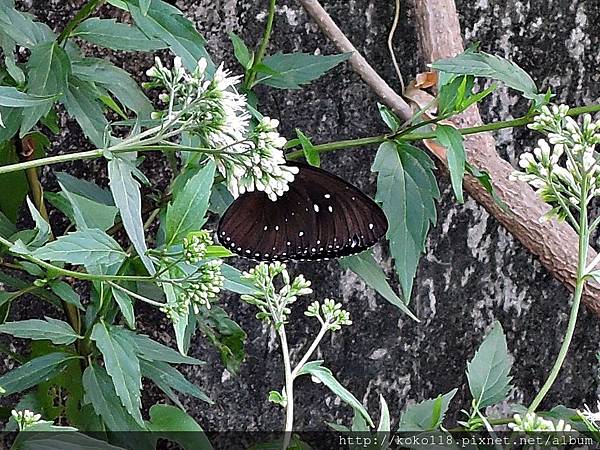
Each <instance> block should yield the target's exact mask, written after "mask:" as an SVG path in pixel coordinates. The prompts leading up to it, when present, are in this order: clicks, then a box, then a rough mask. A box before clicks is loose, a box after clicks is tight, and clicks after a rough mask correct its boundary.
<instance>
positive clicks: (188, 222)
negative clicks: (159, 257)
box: [166, 161, 215, 246]
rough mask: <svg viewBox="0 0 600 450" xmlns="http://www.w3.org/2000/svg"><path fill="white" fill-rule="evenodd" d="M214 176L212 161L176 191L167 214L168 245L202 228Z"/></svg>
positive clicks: (178, 241) (179, 241)
mask: <svg viewBox="0 0 600 450" xmlns="http://www.w3.org/2000/svg"><path fill="white" fill-rule="evenodd" d="M214 177H215V164H214V163H213V162H212V161H211V162H208V163H207V164H206V165H205V166H204V167H203V168H202V169H200V170H199V171H198V173H197V174H196V175H194V176H193V177H191V178H190V179H189V180H188V181H187V182H186V183H185V185H184V187H183V189H181V191H179V192H175V193H174V195H175V200H174V201H173V202H172V203H171V204H170V205H169V206H168V208H167V214H166V243H167V246H170V245H173V244H176V243H181V242H183V239H184V238H185V237H186V236H187V235H188V233H190V232H192V231H199V230H201V229H202V225H204V223H205V222H206V218H205V215H206V212H207V211H208V201H209V199H210V190H211V187H212V184H213V180H214Z"/></svg>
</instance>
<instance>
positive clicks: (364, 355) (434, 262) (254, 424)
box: [17, 0, 600, 430]
mask: <svg viewBox="0 0 600 450" xmlns="http://www.w3.org/2000/svg"><path fill="white" fill-rule="evenodd" d="M81 3H82V2H81V1H79V0H78V1H69V2H63V1H61V0H51V1H42V0H33V2H31V1H30V2H24V4H25V5H26V6H28V7H32V12H33V13H34V14H36V15H38V17H40V18H42V19H43V20H46V21H48V22H49V23H51V24H52V25H53V26H54V27H56V28H57V29H58V28H60V27H62V26H63V25H64V23H65V21H66V20H67V18H68V17H69V16H70V15H72V14H73V11H74V10H75V9H76V8H77V7H78V6H80V4H81ZM266 3H267V2H266V1H261V2H256V1H255V2H250V1H244V0H200V1H183V0H179V1H177V2H176V4H177V6H179V7H180V8H181V9H183V10H184V11H186V14H187V15H188V17H190V18H192V19H193V20H194V21H195V22H196V24H197V26H198V28H199V29H200V30H201V31H202V33H203V34H204V35H205V37H206V38H207V39H208V41H209V47H210V50H211V52H212V54H213V55H214V57H215V59H216V60H224V61H225V62H226V64H227V65H228V66H230V67H234V64H233V60H232V56H231V53H232V52H231V48H230V44H229V43H228V39H227V32H230V31H235V32H236V33H238V34H240V35H241V36H242V37H244V38H245V39H246V40H247V41H249V42H256V41H257V40H258V36H259V34H260V32H261V30H262V26H263V23H264V19H265V8H266ZM392 3H393V2H383V1H375V0H329V1H324V6H325V7H326V8H327V10H328V11H329V12H330V13H331V15H332V16H333V17H334V19H335V20H336V21H337V22H338V23H339V24H340V26H341V28H342V29H343V31H345V32H346V33H347V34H348V36H349V37H350V38H351V39H352V40H353V42H354V43H355V44H356V45H357V47H358V48H359V49H360V50H361V51H362V52H363V54H364V55H365V57H366V58H367V59H368V60H369V61H370V62H371V63H372V64H373V66H374V67H375V69H376V70H377V71H379V72H380V73H381V75H382V76H383V77H384V78H385V79H386V80H388V81H389V82H390V83H391V84H392V85H393V86H394V87H397V86H398V83H397V81H396V79H395V75H394V70H393V68H392V65H391V60H390V57H389V54H388V53H387V47H386V45H385V41H386V38H387V32H388V30H389V28H390V25H391V17H392V15H393V10H392ZM406 3H407V2H402V4H403V8H402V9H403V10H402V20H401V26H400V29H399V31H398V33H397V37H396V40H395V43H396V47H397V54H398V59H399V61H400V64H401V66H402V71H403V73H404V74H405V77H406V78H407V79H408V78H411V77H412V76H414V74H415V73H417V72H418V71H422V70H423V69H424V67H425V66H424V64H425V62H426V61H423V60H422V59H420V57H419V54H418V49H417V42H416V36H415V30H414V12H413V11H412V9H411V8H410V6H408V5H406ZM458 9H459V10H460V12H461V24H462V26H463V32H464V36H465V37H466V40H467V42H476V41H479V42H480V43H481V48H482V49H484V50H486V51H489V52H493V53H497V54H500V55H502V56H505V57H508V58H511V59H514V60H515V61H516V62H517V63H518V64H520V65H521V66H522V67H523V68H524V69H525V70H526V71H528V72H529V73H531V74H532V76H533V77H534V79H535V80H536V82H537V83H538V85H539V86H540V87H542V88H543V89H545V88H547V87H551V88H552V89H553V90H554V91H555V92H556V93H557V99H558V100H559V101H561V102H567V103H570V104H573V105H575V104H583V103H589V102H597V101H598V99H599V97H600V83H598V79H599V75H598V71H597V66H598V63H599V62H600V61H599V59H600V53H599V52H598V48H599V47H598V45H599V40H600V26H599V23H600V21H599V20H598V19H599V18H600V6H598V5H597V3H596V2H593V1H591V0H587V1H583V0H572V1H566V0H544V1H542V0H530V1H516V0H478V1H466V0H459V1H458ZM102 13H103V14H107V15H108V14H111V12H110V10H109V9H108V8H103V10H102ZM270 49H271V51H275V50H278V49H281V50H283V51H286V52H291V51H299V50H303V51H307V52H315V51H318V52H321V53H324V54H329V53H334V52H335V48H334V47H333V45H332V44H331V43H329V42H328V41H327V39H326V38H325V37H324V36H323V35H322V33H321V32H320V31H319V30H318V29H317V27H316V26H315V24H314V23H313V22H312V21H311V20H310V19H309V18H308V17H307V16H306V14H305V13H304V12H303V10H302V8H301V7H300V5H299V4H298V3H297V2H295V1H291V0H282V1H280V2H279V6H278V8H277V21H276V26H275V31H274V38H273V43H272V45H271V46H270ZM89 51H90V52H92V51H93V52H95V53H97V54H102V55H105V56H107V57H110V58H111V59H112V60H113V61H116V62H117V63H119V64H122V65H123V66H124V67H125V68H126V69H127V70H128V71H130V72H132V73H137V74H142V73H143V71H144V70H145V69H146V68H147V67H148V66H149V65H150V64H151V57H150V56H149V55H135V56H131V55H129V54H123V53H120V54H115V55H107V54H106V52H99V51H98V50H97V49H93V48H90V49H89ZM259 97H260V101H261V107H262V110H263V111H264V112H265V113H268V114H269V115H271V116H273V117H278V118H280V119H281V120H282V124H283V125H282V130H283V132H284V134H285V135H287V136H292V135H293V129H294V128H295V127H298V128H301V129H302V130H304V131H305V132H306V133H307V134H308V135H310V136H312V137H313V138H314V140H315V141H316V142H327V141H333V140H339V139H347V138H356V137H361V136H369V135H375V134H378V133H382V132H383V131H384V127H383V126H382V123H381V121H380V119H379V117H378V113H377V107H376V101H377V99H376V98H375V97H374V96H373V94H372V93H371V92H370V90H369V89H368V88H367V87H366V86H365V85H364V83H363V82H362V81H361V80H360V78H359V77H358V76H357V75H356V74H354V73H353V72H352V71H351V70H350V69H349V68H348V67H347V66H343V67H338V68H336V69H335V70H334V71H332V72H331V73H330V74H329V75H327V76H325V77H323V78H322V79H320V80H318V81H317V82H315V83H313V84H312V85H311V86H309V87H307V88H305V89H303V90H301V91H275V90H266V89H260V90H259ZM526 108H527V107H526V104H525V103H524V102H523V101H521V100H519V98H518V97H517V96H516V95H515V94H514V93H513V92H509V91H507V90H506V89H505V88H503V87H501V88H500V89H498V91H497V92H496V93H495V94H494V95H493V96H492V97H491V98H490V99H489V100H488V101H487V102H486V104H485V106H484V107H483V108H482V114H483V116H484V119H485V120H486V121H491V120H501V119H509V118H512V117H517V116H519V115H521V114H522V113H524V112H526ZM66 125H67V128H66V130H65V131H64V132H63V134H62V135H61V136H60V137H59V138H58V139H57V140H56V142H55V144H54V147H53V149H54V151H61V152H68V151H75V150H82V149H84V148H87V146H88V144H87V143H86V142H85V140H84V139H83V138H82V135H81V133H80V132H79V131H78V130H77V126H76V125H75V124H74V122H71V121H68V122H67V123H66ZM496 138H497V139H498V151H499V152H500V154H501V155H503V157H506V158H508V160H510V161H511V162H512V163H515V161H516V159H517V158H518V155H519V154H520V153H521V152H522V151H523V150H524V149H526V148H528V147H531V146H532V145H533V143H534V139H535V136H534V135H533V134H532V133H531V132H529V131H528V130H506V131H503V132H500V133H497V134H496ZM375 150H376V148H363V149H360V150H347V151H338V152H336V153H334V154H329V155H327V156H325V157H324V158H323V166H324V167H325V168H327V169H329V170H331V171H333V172H335V173H337V174H339V175H341V176H343V177H344V178H346V179H348V180H350V181H352V182H353V183H355V184H357V185H358V186H359V187H361V188H363V189H364V190H365V191H366V192H368V193H370V194H373V193H374V177H373V175H372V174H371V173H370V170H369V168H370V165H371V163H372V160H373V155H374V152H375ZM56 169H58V168H56ZM61 169H63V170H71V171H73V172H74V173H75V174H76V175H78V176H80V177H86V178H89V179H96V180H98V181H99V182H101V183H103V184H106V181H107V180H106V178H105V168H104V164H103V163H102V162H92V163H85V164H81V163H78V164H70V165H64V166H63V167H61ZM144 170H146V172H147V173H148V175H149V176H150V177H151V179H152V180H153V182H155V183H157V184H158V186H159V187H160V186H164V185H165V181H164V173H165V170H166V168H165V166H164V165H163V164H162V162H161V161H160V160H158V159H157V158H149V160H148V161H147V162H146V163H145V165H144ZM438 172H439V183H440V189H441V190H442V192H443V196H442V201H441V202H440V204H439V206H438V214H439V222H438V225H437V227H435V228H434V229H433V231H432V232H431V235H430V237H429V239H428V243H427V252H426V255H425V256H424V257H423V259H422V261H421V264H420V266H419V271H418V274H417V279H416V281H415V288H414V294H413V298H412V300H411V307H412V308H413V310H414V311H415V312H416V313H417V315H418V316H419V317H421V318H422V323H420V324H416V323H414V322H412V321H410V320H409V319H408V318H407V317H405V316H404V315H402V314H401V313H400V312H399V311H398V310H397V309H396V308H395V307H393V306H391V305H390V304H388V303H387V302H386V301H385V300H383V299H382V298H381V297H379V296H377V295H376V294H375V293H373V292H372V291H370V290H369V289H366V288H365V285H364V284H363V283H362V282H361V281H360V280H359V279H358V278H357V277H356V276H354V275H353V274H350V273H348V272H345V271H342V270H340V268H339V266H338V265H337V263H335V262H330V263H315V264H298V265H297V266H294V267H293V268H292V271H293V272H294V273H299V272H302V273H304V274H305V276H306V277H307V278H308V279H311V280H312V281H313V283H314V286H315V296H317V297H320V298H323V297H326V296H328V297H333V298H338V299H340V300H341V301H342V302H343V303H344V305H345V308H347V309H348V310H349V311H350V313H351V316H352V318H353V321H354V325H353V326H352V327H350V328H348V329H345V330H343V331H341V332H339V333H337V334H336V335H335V337H334V338H333V339H330V338H327V339H326V340H325V342H324V343H323V344H322V345H321V347H320V349H319V351H318V354H317V356H318V358H319V359H324V360H325V361H326V363H325V364H326V365H327V366H328V367H330V368H331V369H332V370H333V372H334V373H335V374H336V376H337V378H338V379H339V381H341V382H342V383H343V384H344V385H345V386H347V387H348V388H349V389H350V390H351V391H352V392H353V393H354V394H355V395H356V396H357V397H358V398H359V399H360V400H362V401H363V402H364V403H365V404H366V405H368V407H369V410H370V411H371V412H372V413H373V415H375V416H376V415H377V411H378V395H379V394H382V395H383V396H384V397H385V398H386V400H387V402H388V404H389V405H390V410H391V414H392V417H393V419H394V422H395V423H397V420H398V419H399V416H400V412H401V411H402V409H403V408H405V407H406V406H407V405H409V404H411V403H414V402H416V401H420V400H422V399H424V398H431V397H435V396H437V395H438V394H439V393H445V392H448V391H450V390H451V389H453V388H454V387H459V393H458V394H457V396H456V397H455V399H454V402H453V405H452V410H451V413H450V415H449V418H450V422H455V420H457V419H458V420H460V419H462V417H461V415H460V413H459V412H458V411H459V410H460V409H461V408H468V406H469V404H468V402H469V400H468V398H469V397H468V389H467V388H466V376H465V368H466V361H467V360H468V359H470V358H472V356H473V354H474V352H475V349H476V348H477V346H478V345H479V343H480V342H481V340H482V338H483V336H484V334H485V333H486V332H487V331H489V329H490V326H491V324H492V322H493V321H494V320H499V321H500V322H501V323H502V325H503V327H504V329H505V331H506V335H507V338H508V345H509V350H510V353H511V355H512V357H513V358H514V368H513V372H512V373H513V376H514V385H515V389H514V390H513V392H512V394H511V398H510V402H520V403H527V402H528V401H530V400H531V399H532V397H533V395H534V394H535V393H536V392H537V389H538V388H539V387H540V386H541V384H542V383H543V381H544V380H545V377H546V375H547V372H548V371H549V366H550V365H551V364H552V362H553V361H554V358H555V356H556V354H557V352H558V348H559V346H560V343H561V339H562V334H563V331H564V329H565V327H566V322H567V316H568V306H569V305H568V303H569V293H568V291H567V290H566V289H565V288H564V287H563V286H562V285H561V284H559V283H558V282H557V281H555V280H554V279H553V278H552V277H551V276H550V275H549V274H548V273H547V271H546V270H545V269H543V268H542V267H541V265H540V264H539V263H538V262H537V261H536V259H535V258H534V257H533V256H531V255H530V254H529V253H528V252H527V251H526V250H525V249H524V248H523V247H522V246H521V245H520V243H519V242H518V241H516V240H515V239H514V238H512V236H511V235H509V234H508V233H507V232H506V230H504V229H503V228H502V227H501V226H499V225H498V223H497V222H496V221H495V220H494V219H493V217H490V216H489V215H488V214H487V213H486V212H485V211H484V210H483V209H482V208H481V207H480V206H478V205H477V204H476V203H475V202H474V201H473V200H471V199H467V201H466V203H465V204H464V205H456V204H455V201H454V198H453V196H452V193H451V190H450V188H449V182H448V178H447V176H446V174H444V173H443V172H442V171H441V170H440V171H438ZM45 174H46V179H47V181H48V183H50V184H49V185H50V186H52V183H53V177H52V175H51V173H50V171H48V170H46V171H45ZM540 239H543V236H540ZM376 254H377V255H378V257H380V258H381V259H382V261H383V265H384V267H386V268H387V271H388V274H389V275H390V276H391V277H392V278H393V271H392V268H391V261H390V258H389V256H388V254H387V252H386V250H384V249H381V248H378V249H377V250H376ZM242 264H244V263H243V262H242ZM306 301H308V300H304V302H306ZM223 303H224V307H225V308H226V309H227V310H228V311H229V312H230V313H231V314H232V315H233V316H234V318H235V319H236V320H237V321H238V322H239V323H240V324H241V325H242V326H243V328H244V329H245V330H246V331H247V333H248V345H247V352H248V356H247V360H246V362H245V364H244V366H243V368H242V371H241V373H240V374H239V375H238V376H236V377H232V376H230V375H229V374H228V373H227V372H226V371H224V368H223V366H222V364H221V363H220V361H219V359H218V356H217V355H216V354H215V353H214V352H213V351H212V350H211V349H210V348H209V347H208V346H207V345H206V343H205V341H204V339H203V338H202V337H201V336H196V338H195V339H194V341H193V347H192V351H191V353H192V354H193V356H196V357H199V358H201V359H204V360H206V361H208V364H206V365H205V366H201V367H197V368H189V369H185V372H186V373H187V375H188V376H190V377H191V379H192V380H193V381H194V382H195V383H197V384H198V385H199V386H201V387H202V388H203V389H204V390H205V391H206V392H207V393H209V395H210V396H211V397H212V398H213V399H215V400H216V404H215V405H213V406H209V405H206V404H205V403H202V402H199V401H196V400H187V401H186V406H187V407H188V408H189V412H190V414H192V415H193V416H194V417H195V418H196V419H197V420H198V421H199V422H200V423H201V424H202V426H203V427H205V429H208V430H223V429H236V430H261V429H262V430H264V429H278V428H279V427H280V426H281V423H282V414H281V411H280V410H279V409H278V408H277V407H276V406H274V405H273V404H270V403H268V402H267V400H266V398H267V395H268V392H269V390H271V389H280V387H281V384H282V363H281V358H280V354H279V349H278V345H277V340H276V339H275V336H274V335H273V334H271V333H269V330H268V329H266V328H264V327H263V326H262V325H260V324H259V323H258V322H257V321H256V320H255V319H254V311H253V310H252V308H250V307H249V306H247V305H245V304H244V303H242V302H241V301H240V300H239V298H238V297H236V296H227V297H226V298H225V299H224V300H223ZM303 306H304V304H303V303H301V304H298V307H297V311H296V312H295V313H294V314H293V316H292V320H291V325H290V331H289V334H288V335H289V336H290V341H291V347H292V349H293V355H294V356H298V355H299V353H300V351H301V349H302V347H303V346H305V345H306V344H307V343H308V341H307V339H308V336H310V335H311V333H314V332H315V324H314V323H312V322H311V321H309V320H307V319H306V318H304V317H303V316H302V314H301V310H302V307H303ZM138 312H139V313H140V323H141V324H143V327H144V328H145V330H146V331H147V332H148V333H150V334H152V335H154V336H155V337H158V338H161V339H163V340H164V341H165V342H171V343H173V340H174V339H173V338H172V336H171V332H170V329H169V326H168V324H167V323H166V321H165V319H164V318H163V317H162V316H161V315H158V314H155V313H153V312H152V311H151V310H149V309H146V308H144V307H139V308H138ZM17 313H18V314H19V315H23V316H26V315H28V312H27V311H18V312H17ZM598 324H599V322H598V319H597V318H595V317H592V316H591V315H589V314H588V313H587V312H585V311H584V312H583V313H582V314H581V315H580V322H579V326H578V331H577V333H576V336H575V340H574V343H573V347H572V351H571V353H570V355H569V356H568V358H567V361H566V364H565V368H564V369H563V371H562V372H561V374H560V376H559V379H558V381H557V383H556V385H555V387H554V388H553V389H552V391H551V393H550V395H549V396H548V398H547V400H546V401H545V402H544V404H543V406H551V405H554V404H557V403H561V404H565V405H567V406H571V407H581V406H582V405H583V404H584V403H588V404H595V399H596V397H597V389H598V383H597V379H598V378H597V375H598V373H597V372H598V367H597V362H596V357H595V353H596V352H597V351H598V332H599V325H598ZM296 390H297V400H296V401H297V420H296V425H297V427H298V428H299V429H323V428H324V427H325V425H324V422H326V421H327V422H328V421H333V420H345V421H346V422H348V418H349V417H350V415H351V411H350V410H349V408H348V407H346V406H344V405H340V404H339V400H338V399H337V398H336V397H335V396H334V395H332V394H330V393H329V392H328V391H327V390H326V389H325V388H324V387H323V386H322V385H315V384H313V383H311V382H310V380H309V379H301V380H299V381H298V383H297V388H296ZM144 396H145V398H144V400H145V403H146V404H150V402H151V401H156V400H161V399H162V397H161V395H160V394H159V393H158V392H157V391H155V390H154V389H149V390H145V391H144ZM497 409H498V414H500V415H506V414H507V413H509V409H508V406H507V405H503V406H501V407H498V408H497Z"/></svg>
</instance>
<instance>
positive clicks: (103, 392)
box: [82, 364, 145, 431]
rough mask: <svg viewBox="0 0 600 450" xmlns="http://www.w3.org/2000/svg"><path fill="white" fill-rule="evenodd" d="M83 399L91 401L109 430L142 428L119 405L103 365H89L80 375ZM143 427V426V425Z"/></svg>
mask: <svg viewBox="0 0 600 450" xmlns="http://www.w3.org/2000/svg"><path fill="white" fill-rule="evenodd" d="M82 383H83V388H84V390H85V397H84V401H85V403H86V404H89V403H91V404H92V406H93V407H94V411H96V413H97V414H98V415H99V416H101V417H102V420H103V421H104V423H105V424H106V426H107V427H108V428H109V429H110V430H111V431H138V430H141V429H142V428H141V427H140V425H138V424H137V422H136V421H134V420H133V418H132V417H131V416H130V415H129V414H127V411H126V410H125V408H123V406H122V405H121V401H120V400H119V397H117V394H116V392H115V388H114V386H113V383H112V381H111V378H110V376H109V375H108V374H107V373H106V370H105V369H104V368H103V367H100V366H98V365H96V364H91V365H89V366H88V367H87V368H86V369H85V372H84V373H83V377H82ZM144 428H145V427H144Z"/></svg>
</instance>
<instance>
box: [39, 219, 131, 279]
mask: <svg viewBox="0 0 600 450" xmlns="http://www.w3.org/2000/svg"><path fill="white" fill-rule="evenodd" d="M33 256H35V257H36V258H39V259H42V260H46V261H57V262H66V263H69V264H75V265H83V266H85V267H86V269H87V270H88V271H90V272H93V271H94V270H97V269H98V268H99V267H112V266H117V265H119V266H120V265H121V264H122V263H123V261H124V260H125V258H126V257H127V253H125V252H124V251H123V250H122V249H121V247H120V246H119V244H117V242H116V241H115V240H114V239H113V238H111V237H110V236H109V235H107V234H106V233H105V232H103V231H100V230H96V229H88V230H81V231H76V232H74V233H69V234H66V235H64V236H60V237H59V238H58V239H57V240H55V241H52V242H50V243H48V244H46V245H45V246H43V247H41V248H38V249H37V250H35V251H34V252H33Z"/></svg>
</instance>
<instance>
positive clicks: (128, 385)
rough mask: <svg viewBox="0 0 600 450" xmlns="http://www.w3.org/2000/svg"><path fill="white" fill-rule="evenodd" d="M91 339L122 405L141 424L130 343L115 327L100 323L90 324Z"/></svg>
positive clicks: (137, 370) (139, 384) (138, 377)
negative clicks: (102, 358)
mask: <svg viewBox="0 0 600 450" xmlns="http://www.w3.org/2000/svg"><path fill="white" fill-rule="evenodd" d="M91 338H92V340H93V341H94V342H95V343H96V346H97V347H98V349H99V350H100V352H102V356H103V357H104V365H105V367H106V371H107V372H108V374H109V375H110V377H111V378H112V380H113V385H114V387H115V391H116V393H117V395H118V396H119V398H120V399H121V403H122V405H123V406H124V407H125V409H126V410H127V411H128V412H129V414H131V416H132V417H133V418H134V419H135V420H136V422H137V423H139V424H140V425H143V423H144V422H143V419H142V415H141V413H140V407H141V396H140V389H141V387H142V382H141V378H142V375H141V371H140V363H139V360H138V357H137V355H136V354H135V351H134V349H135V344H134V343H133V340H132V339H131V338H130V337H129V335H128V334H127V333H124V332H122V331H120V329H119V328H118V327H114V326H111V327H109V326H108V325H107V324H105V323H104V322H98V323H96V325H94V328H93V329H92V334H91Z"/></svg>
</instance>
